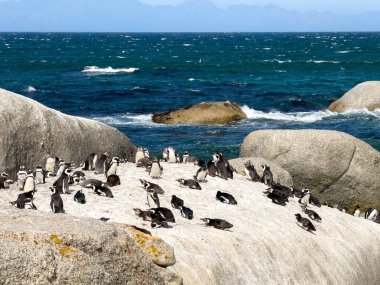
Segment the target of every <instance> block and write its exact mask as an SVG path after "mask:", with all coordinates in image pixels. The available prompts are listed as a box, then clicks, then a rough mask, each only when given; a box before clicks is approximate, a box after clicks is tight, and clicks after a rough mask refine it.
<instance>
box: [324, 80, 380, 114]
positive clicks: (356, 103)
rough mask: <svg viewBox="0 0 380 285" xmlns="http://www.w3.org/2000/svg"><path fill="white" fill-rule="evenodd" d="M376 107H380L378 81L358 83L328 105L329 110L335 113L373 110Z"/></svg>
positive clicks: (379, 82) (379, 84)
mask: <svg viewBox="0 0 380 285" xmlns="http://www.w3.org/2000/svg"><path fill="white" fill-rule="evenodd" d="M378 108H380V81H367V82H363V83H360V84H358V85H356V86H355V87H354V88H353V89H351V90H349V91H348V92H347V93H346V94H344V95H343V97H341V98H340V99H338V100H336V101H335V102H333V103H331V105H330V106H329V110H330V111H332V112H337V113H343V112H346V111H349V110H358V109H368V110H369V111H373V110H375V109H378Z"/></svg>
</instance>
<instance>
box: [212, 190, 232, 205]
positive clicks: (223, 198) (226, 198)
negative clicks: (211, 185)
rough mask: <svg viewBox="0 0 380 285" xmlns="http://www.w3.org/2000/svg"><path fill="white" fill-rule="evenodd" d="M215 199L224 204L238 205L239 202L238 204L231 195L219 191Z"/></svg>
mask: <svg viewBox="0 0 380 285" xmlns="http://www.w3.org/2000/svg"><path fill="white" fill-rule="evenodd" d="M215 198H216V199H217V200H219V201H220V202H222V203H226V204H231V205H237V202H236V200H235V198H234V196H232V195H231V194H228V193H224V192H220V191H218V192H216V197H215Z"/></svg>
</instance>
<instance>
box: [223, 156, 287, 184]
mask: <svg viewBox="0 0 380 285" xmlns="http://www.w3.org/2000/svg"><path fill="white" fill-rule="evenodd" d="M248 160H250V161H251V162H252V164H253V166H254V167H255V169H256V171H257V174H259V175H260V177H262V176H263V168H262V167H261V166H262V165H268V166H269V167H270V169H271V171H272V173H273V180H274V181H275V182H276V183H280V184H282V185H287V186H292V185H293V179H292V176H291V175H290V173H289V172H288V171H286V170H285V169H283V168H282V167H281V166H279V165H278V164H277V163H275V162H273V161H270V160H268V159H265V158H262V157H240V158H235V159H231V160H229V163H230V164H231V165H232V167H233V168H234V169H235V170H236V172H237V173H239V174H240V175H245V171H244V168H245V167H244V164H245V163H246V162H247V161H248Z"/></svg>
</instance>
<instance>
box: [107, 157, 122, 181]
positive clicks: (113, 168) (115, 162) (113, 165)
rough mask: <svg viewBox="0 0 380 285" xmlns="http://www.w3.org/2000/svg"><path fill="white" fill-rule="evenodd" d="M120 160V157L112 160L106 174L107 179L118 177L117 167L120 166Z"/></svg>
mask: <svg viewBox="0 0 380 285" xmlns="http://www.w3.org/2000/svg"><path fill="white" fill-rule="evenodd" d="M119 162H120V159H119V158H118V157H114V158H112V161H111V164H110V165H109V168H108V170H107V172H106V177H108V176H110V175H116V172H117V167H118V166H119Z"/></svg>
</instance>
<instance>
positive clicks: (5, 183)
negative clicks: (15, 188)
mask: <svg viewBox="0 0 380 285" xmlns="http://www.w3.org/2000/svg"><path fill="white" fill-rule="evenodd" d="M11 183H13V181H12V180H9V179H8V174H7V173H5V172H3V173H1V174H0V189H8V188H9V184H11Z"/></svg>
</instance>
